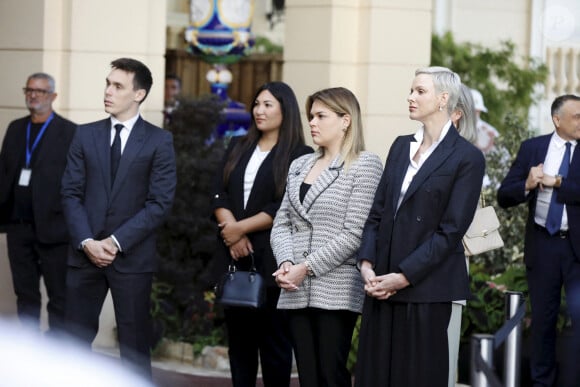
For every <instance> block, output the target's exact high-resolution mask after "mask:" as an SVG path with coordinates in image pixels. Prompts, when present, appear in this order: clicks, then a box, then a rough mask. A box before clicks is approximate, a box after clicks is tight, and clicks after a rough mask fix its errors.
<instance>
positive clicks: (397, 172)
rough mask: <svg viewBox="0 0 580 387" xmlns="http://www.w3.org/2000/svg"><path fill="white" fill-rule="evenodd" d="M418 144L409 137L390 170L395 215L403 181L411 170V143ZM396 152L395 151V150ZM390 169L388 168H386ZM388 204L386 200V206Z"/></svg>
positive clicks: (398, 151) (398, 150)
mask: <svg viewBox="0 0 580 387" xmlns="http://www.w3.org/2000/svg"><path fill="white" fill-rule="evenodd" d="M412 142H417V140H415V137H414V136H408V141H406V142H404V143H403V146H402V147H401V148H400V149H397V150H396V152H397V153H398V154H397V155H396V158H395V163H394V165H393V167H392V168H391V169H390V170H391V171H393V178H392V181H393V184H391V187H390V190H389V191H390V192H389V194H390V195H391V200H390V203H391V205H392V213H393V214H394V213H395V212H396V210H397V203H398V202H399V196H400V195H401V187H402V186H403V179H404V178H405V175H406V174H407V169H408V168H409V163H410V162H411V161H410V159H409V147H410V143H412ZM394 151H395V150H394ZM386 167H388V166H386ZM387 203H388V201H387V200H385V205H386V204H387Z"/></svg>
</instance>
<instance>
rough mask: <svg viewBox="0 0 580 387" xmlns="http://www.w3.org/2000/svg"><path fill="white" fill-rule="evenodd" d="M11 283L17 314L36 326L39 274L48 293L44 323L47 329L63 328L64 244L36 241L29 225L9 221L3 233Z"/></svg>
mask: <svg viewBox="0 0 580 387" xmlns="http://www.w3.org/2000/svg"><path fill="white" fill-rule="evenodd" d="M6 241H7V245H8V258H9V260H10V270H11V272H12V283H13V285H14V292H15V293H16V306H17V312H18V317H19V318H20V319H21V320H22V321H23V322H24V321H27V322H29V323H30V325H31V326H34V327H35V329H38V328H39V322H40V309H41V305H42V302H41V295H40V278H41V277H42V278H43V280H44V284H45V286H46V292H47V295H48V304H47V312H48V324H49V328H50V331H51V332H58V331H59V330H60V331H62V329H63V328H64V309H65V281H66V260H67V251H68V244H66V243H64V244H62V243H61V244H43V243H40V242H38V239H37V237H36V232H35V230H34V227H33V226H32V225H28V224H15V225H11V226H10V229H9V230H8V232H7V234H6Z"/></svg>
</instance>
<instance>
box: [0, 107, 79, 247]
mask: <svg viewBox="0 0 580 387" xmlns="http://www.w3.org/2000/svg"><path fill="white" fill-rule="evenodd" d="M29 122H30V116H26V117H23V118H20V119H18V120H15V121H12V122H11V123H10V125H9V126H8V129H7V131H6V135H5V137H4V141H3V143H2V152H1V153H0V227H2V230H3V231H5V227H6V226H7V224H8V223H9V221H10V217H11V216H12V211H13V205H14V186H15V184H18V179H19V177H20V168H21V163H22V161H23V160H24V157H25V154H26V127H27V125H28V123H29ZM75 129H76V124H74V123H73V122H71V121H69V120H67V119H65V118H63V117H61V116H59V115H58V114H56V113H55V114H54V118H53V119H52V121H51V122H50V124H49V125H48V126H47V128H46V132H45V133H44V135H43V138H42V141H41V142H40V143H39V146H38V148H37V149H36V150H35V151H34V152H35V158H34V164H33V165H32V174H31V178H30V181H31V189H32V206H33V212H34V224H35V226H36V235H37V237H38V240H39V242H42V243H67V242H68V232H67V229H66V223H65V221H64V215H63V212H62V206H61V201H60V181H61V179H62V174H63V171H64V168H65V166H66V155H67V153H68V148H69V145H70V143H71V141H72V138H73V136H74V133H75Z"/></svg>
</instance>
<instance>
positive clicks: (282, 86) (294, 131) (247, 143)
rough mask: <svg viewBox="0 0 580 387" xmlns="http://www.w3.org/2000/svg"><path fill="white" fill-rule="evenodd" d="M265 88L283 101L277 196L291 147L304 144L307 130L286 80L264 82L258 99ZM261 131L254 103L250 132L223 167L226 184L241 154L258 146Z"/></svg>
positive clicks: (276, 161) (276, 167)
mask: <svg viewBox="0 0 580 387" xmlns="http://www.w3.org/2000/svg"><path fill="white" fill-rule="evenodd" d="M264 90H268V91H269V92H270V93H271V94H272V95H273V96H274V98H276V100H277V101H278V102H279V103H280V109H281V111H282V123H281V125H280V131H279V133H278V142H277V143H276V154H275V155H274V160H273V161H274V164H273V172H274V184H275V185H276V197H278V198H279V197H282V195H283V194H284V189H285V186H286V177H287V176H288V168H289V167H290V161H291V160H290V158H291V156H292V151H293V150H294V149H295V148H296V147H297V146H298V145H304V133H303V132H302V122H301V121H300V109H299V107H298V101H297V100H296V95H295V94H294V91H292V89H291V88H290V86H288V85H287V84H286V83H284V82H269V83H265V84H263V85H262V86H260V88H259V89H258V90H257V91H256V94H255V95H254V100H253V102H252V103H255V101H256V99H257V98H258V95H260V93H261V92H262V91H264ZM261 136H262V132H260V131H259V130H258V128H257V127H256V121H255V119H254V114H253V105H252V123H251V125H250V128H249V129H248V133H247V134H246V135H245V136H244V137H242V138H241V139H240V140H239V141H238V143H237V144H236V145H235V147H234V149H232V152H231V153H230V157H229V158H228V160H227V162H226V164H225V167H224V184H227V182H228V180H229V178H230V174H231V173H232V171H233V170H234V168H235V166H236V164H237V163H238V162H239V161H240V158H241V157H242V155H243V154H244V153H246V152H247V151H248V150H249V149H251V148H253V147H255V146H256V144H257V143H258V140H259V139H260V137H261Z"/></svg>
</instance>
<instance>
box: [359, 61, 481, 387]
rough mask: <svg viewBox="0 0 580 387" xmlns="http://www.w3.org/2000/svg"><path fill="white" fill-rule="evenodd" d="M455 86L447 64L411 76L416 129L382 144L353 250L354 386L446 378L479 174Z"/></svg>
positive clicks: (463, 294)
mask: <svg viewBox="0 0 580 387" xmlns="http://www.w3.org/2000/svg"><path fill="white" fill-rule="evenodd" d="M460 86H461V81H460V79H459V76H458V75H457V74H455V73H453V72H451V71H450V70H449V69H446V68H442V67H430V68H426V69H420V70H417V72H416V73H415V78H414V80H413V83H412V86H411V91H410V94H409V96H408V98H407V101H408V103H409V117H410V118H411V119H412V120H416V121H419V122H421V123H422V126H421V127H420V128H419V130H418V131H417V132H416V133H415V135H407V136H400V137H398V138H397V139H396V140H395V142H394V143H393V145H392V146H391V149H390V150H389V156H388V157H387V162H386V167H385V170H384V172H383V176H382V178H381V182H380V183H379V188H378V189H377V193H376V195H375V200H374V203H373V206H372V208H371V211H370V214H369V217H368V219H367V222H366V224H365V228H364V232H363V237H362V243H361V248H360V250H359V254H358V264H359V266H360V269H361V275H362V278H363V280H364V282H365V291H366V293H367V297H366V299H365V304H364V307H363V315H362V323H361V331H360V335H359V347H358V359H357V368H356V385H357V386H361V387H362V386H365V387H366V386H391V387H396V386H401V387H403V386H404V387H406V386H413V387H421V386H425V387H427V386H428V387H443V386H447V385H448V383H449V380H450V378H449V369H450V367H449V334H450V333H451V331H449V322H450V321H451V320H453V317H454V314H455V313H457V312H458V311H459V313H461V307H460V306H459V308H457V307H456V306H454V305H457V304H454V303H453V301H458V300H466V299H467V298H469V296H470V292H469V279H468V275H467V270H466V266H465V255H464V251H463V245H462V243H461V239H462V237H463V235H464V234H465V232H466V230H467V228H468V227H469V225H470V223H471V221H472V219H473V215H474V213H475V209H476V207H477V202H478V198H479V194H480V191H481V182H482V179H483V174H484V170H485V160H484V157H483V154H482V153H481V151H480V150H479V149H477V148H476V147H475V146H474V145H472V144H471V143H469V142H468V141H467V140H465V139H464V138H463V137H461V136H460V135H459V133H458V131H457V130H456V129H455V127H454V126H453V124H452V122H451V119H450V115H451V113H452V112H453V109H454V108H455V106H456V103H457V99H458V95H459V91H460ZM453 334H455V335H457V334H458V331H457V330H455V331H453Z"/></svg>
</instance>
